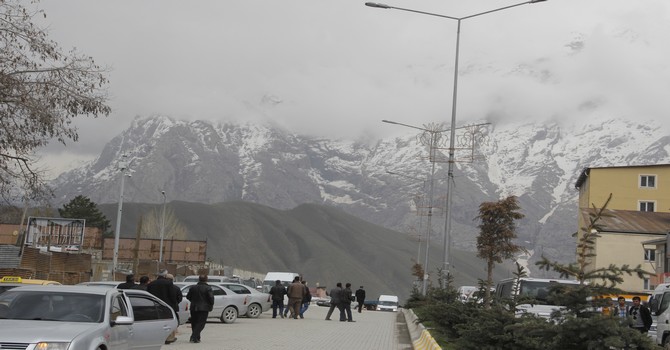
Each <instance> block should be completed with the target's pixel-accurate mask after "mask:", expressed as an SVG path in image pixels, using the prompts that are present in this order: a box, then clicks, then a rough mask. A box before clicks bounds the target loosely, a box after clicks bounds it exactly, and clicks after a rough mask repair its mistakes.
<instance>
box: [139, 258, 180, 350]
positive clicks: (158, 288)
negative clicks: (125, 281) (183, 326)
mask: <svg viewBox="0 0 670 350" xmlns="http://www.w3.org/2000/svg"><path fill="white" fill-rule="evenodd" d="M167 275H168V272H167V270H163V271H161V272H160V273H159V274H158V277H157V278H156V279H155V280H154V281H153V282H151V283H149V285H148V286H147V292H149V293H151V294H153V295H155V296H156V297H157V298H158V299H160V300H162V301H164V302H165V303H166V304H168V305H170V307H171V308H172V309H173V310H174V312H175V314H176V313H177V311H178V310H179V302H178V301H177V300H178V296H177V291H176V290H175V288H174V284H172V281H171V280H169V279H168V278H167ZM176 332H177V330H175V331H174V332H172V333H170V335H169V336H168V337H167V339H165V344H170V343H173V342H175V341H176V340H177V337H175V333H176Z"/></svg>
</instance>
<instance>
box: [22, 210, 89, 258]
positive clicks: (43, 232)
mask: <svg viewBox="0 0 670 350" xmlns="http://www.w3.org/2000/svg"><path fill="white" fill-rule="evenodd" d="M85 228H86V220H84V219H64V218H40V217H29V218H28V226H27V228H26V233H27V236H26V240H25V244H26V245H30V246H33V247H58V248H60V249H61V250H62V251H77V250H79V248H80V247H81V245H82V242H83V241H84V229H85Z"/></svg>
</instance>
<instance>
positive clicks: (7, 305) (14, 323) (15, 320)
mask: <svg viewBox="0 0 670 350" xmlns="http://www.w3.org/2000/svg"><path fill="white" fill-rule="evenodd" d="M133 302H134V304H133ZM135 311H137V315H135V313H134V312H135ZM136 317H137V319H136ZM177 326H178V325H177V318H176V315H175V313H174V311H173V310H172V308H170V307H169V306H168V305H167V304H165V303H164V302H162V301H161V300H160V299H158V298H156V297H154V296H153V295H151V294H149V293H147V292H144V291H140V290H137V291H133V292H132V295H129V294H126V293H125V292H124V291H123V290H118V289H112V288H88V287H84V286H29V287H18V288H14V289H11V290H9V291H6V292H5V293H3V294H0V348H3V349H4V348H8V349H9V348H10V346H12V347H11V348H12V349H19V348H21V349H68V350H90V349H156V350H158V349H160V348H161V346H162V345H164V344H165V339H166V338H167V337H168V335H169V334H170V333H172V332H173V331H174V330H175V329H176V328H177ZM16 346H19V347H16Z"/></svg>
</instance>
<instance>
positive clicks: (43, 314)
mask: <svg viewBox="0 0 670 350" xmlns="http://www.w3.org/2000/svg"><path fill="white" fill-rule="evenodd" d="M104 300H105V296H104V295H98V294H86V293H63V292H44V291H30V292H17V291H14V290H10V291H7V292H5V293H3V294H0V319H14V320H43V321H62V322H96V323H99V322H102V320H103V315H104V314H103V310H104Z"/></svg>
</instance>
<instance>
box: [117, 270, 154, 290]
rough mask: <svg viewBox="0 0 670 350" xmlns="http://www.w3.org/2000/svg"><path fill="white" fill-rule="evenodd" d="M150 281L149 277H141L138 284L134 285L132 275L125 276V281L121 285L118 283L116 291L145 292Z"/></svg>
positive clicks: (133, 276)
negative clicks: (136, 290) (134, 290)
mask: <svg viewBox="0 0 670 350" xmlns="http://www.w3.org/2000/svg"><path fill="white" fill-rule="evenodd" d="M150 281H151V280H150V279H149V276H142V277H140V283H139V284H137V283H135V275H133V274H132V273H131V274H129V275H126V281H125V282H123V283H120V284H119V285H118V286H117V287H116V288H118V289H141V290H147V286H148V285H149V282H150Z"/></svg>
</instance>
